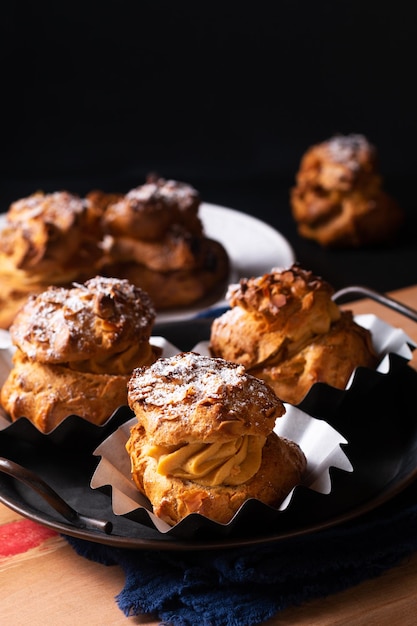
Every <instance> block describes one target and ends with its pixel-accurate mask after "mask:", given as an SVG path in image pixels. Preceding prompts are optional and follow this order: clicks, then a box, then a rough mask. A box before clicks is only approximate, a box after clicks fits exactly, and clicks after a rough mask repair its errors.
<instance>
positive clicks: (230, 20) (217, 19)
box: [0, 0, 417, 290]
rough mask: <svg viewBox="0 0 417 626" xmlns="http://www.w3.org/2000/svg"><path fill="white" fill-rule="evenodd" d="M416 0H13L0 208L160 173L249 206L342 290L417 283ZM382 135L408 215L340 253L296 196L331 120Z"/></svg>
mask: <svg viewBox="0 0 417 626" xmlns="http://www.w3.org/2000/svg"><path fill="white" fill-rule="evenodd" d="M412 12H413V3H412V2H404V1H403V0H401V1H400V2H391V3H381V2H375V1H373V0H372V1H370V2H367V1H366V0H362V1H360V2H359V1H357V0H350V1H345V0H341V1H335V0H324V1H321V2H311V1H308V0H298V1H297V0H286V1H281V2H278V1H276V2H273V1H272V2H248V3H245V2H226V1H224V2H210V3H202V2H198V1H194V2H181V1H178V2H161V1H158V0H155V1H147V2H143V1H139V0H137V1H133V0H121V1H119V2H116V1H115V0H113V1H109V2H107V3H105V2H88V1H84V2H80V0H73V1H71V2H68V1H67V0H61V1H57V2H55V3H45V2H31V3H29V2H15V3H13V4H12V3H8V4H7V5H3V6H2V8H1V9H0V50H1V72H2V77H1V85H0V89H1V102H2V112H1V120H2V122H1V142H0V173H1V180H0V185H1V187H0V210H1V211H6V210H7V208H8V206H9V204H10V203H11V202H12V201H13V200H16V199H17V198H20V197H24V196H26V195H29V194H30V193H33V192H34V191H36V190H38V189H42V190H43V191H45V192H51V191H56V190H59V189H64V188H65V189H68V190H69V191H72V192H74V193H79V194H81V195H82V194H84V193H86V192H87V191H89V190H90V189H92V188H97V187H99V188H102V189H104V190H107V191H123V192H126V191H128V190H129V189H131V188H132V187H135V186H137V185H139V184H142V183H143V182H144V180H145V176H146V174H147V173H148V172H149V171H157V172H159V173H160V174H161V175H162V176H164V177H166V178H176V179H178V180H182V181H185V182H189V183H191V184H193V185H194V186H195V187H196V188H197V189H198V190H199V191H200V193H201V195H202V198H203V200H205V201H207V202H213V203H216V204H221V205H224V206H229V207H232V208H234V209H237V210H240V211H243V212H247V213H251V214H252V215H254V216H256V217H258V218H260V219H263V220H265V221H266V222H268V223H269V224H271V225H272V226H274V227H275V228H277V229H278V230H279V231H280V232H282V234H284V235H285V236H286V237H287V239H288V240H289V241H290V243H291V245H292V246H293V248H294V251H295V254H296V257H297V259H298V260H299V261H300V262H301V263H302V264H303V265H304V266H305V267H306V268H307V269H312V270H313V271H315V272H316V273H319V274H321V275H322V276H324V277H325V278H326V279H328V280H329V281H330V282H332V283H333V284H334V286H335V287H336V288H339V287H342V286H346V285H348V284H367V285H368V286H371V287H374V288H376V289H379V290H392V289H396V288H399V287H403V286H407V285H410V284H413V283H415V282H417V245H416V244H417V225H416V223H417V219H416V216H415V213H416V211H415V195H416V194H415V184H416V182H415V167H416V166H415V162H416V157H415V152H416V145H417V124H416V115H417V113H416V112H417V97H416V95H415V91H416V90H415V80H416V78H415V74H416V38H417V35H416V20H415V19H414V15H413V13H412ZM336 132H339V133H351V132H355V133H362V134H364V135H366V136H367V137H368V139H369V140H370V141H371V142H372V143H374V145H376V147H377V149H378V152H379V158H380V166H381V172H382V174H383V176H384V182H385V187H386V189H387V191H390V192H391V193H392V194H393V195H395V196H396V197H397V199H398V200H399V202H400V203H401V204H402V206H403V207H404V209H405V210H406V212H407V224H406V227H405V228H404V230H403V232H402V234H401V237H400V239H399V240H398V241H397V242H396V243H395V244H393V245H391V246H388V247H382V248H381V247H379V248H371V249H360V250H347V251H329V250H323V249H322V248H320V247H319V246H318V245H317V244H315V243H314V242H309V241H306V240H303V239H301V238H300V237H299V236H298V235H297V232H296V227H295V224H294V222H293V220H292V217H291V213H290V207H289V190H290V188H291V186H292V185H293V183H294V177H295V174H296V171H297V169H298V165H299V161H300V159H301V156H302V154H303V153H304V151H305V150H306V149H307V148H308V147H309V146H310V145H312V144H314V143H317V142H319V141H323V140H326V139H328V138H329V137H330V136H331V135H333V134H334V133H336Z"/></svg>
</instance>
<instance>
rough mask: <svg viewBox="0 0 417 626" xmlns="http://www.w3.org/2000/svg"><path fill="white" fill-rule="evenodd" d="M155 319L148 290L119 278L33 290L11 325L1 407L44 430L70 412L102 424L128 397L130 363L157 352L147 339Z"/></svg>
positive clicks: (144, 360)
mask: <svg viewBox="0 0 417 626" xmlns="http://www.w3.org/2000/svg"><path fill="white" fill-rule="evenodd" d="M154 319H155V310H154V307H153V304H152V301H151V299H150V298H149V296H148V294H147V293H146V292H144V291H142V290H141V289H139V288H138V287H135V286H133V285H131V284H130V283H128V281H126V280H121V279H116V278H105V277H101V276H96V277H95V278H93V279H90V280H88V281H86V282H85V283H84V284H78V283H75V284H74V285H73V287H71V288H68V289H66V288H64V287H49V288H48V289H46V290H45V291H44V292H42V293H40V294H38V295H37V296H30V297H29V299H28V301H27V302H26V304H25V305H24V307H23V308H22V309H21V310H20V312H19V313H18V314H17V316H16V318H15V320H14V322H13V324H12V326H11V328H10V334H11V338H12V341H13V344H14V345H15V346H16V352H15V354H14V357H13V368H12V370H11V371H10V374H9V377H8V378H7V380H6V382H5V383H4V385H3V387H2V389H1V403H2V406H3V407H4V409H5V410H6V412H7V413H8V414H9V415H10V417H11V419H12V420H16V419H18V418H20V417H22V416H24V417H27V418H28V419H29V420H31V421H32V422H33V423H34V424H35V425H36V426H37V427H38V428H39V430H41V431H43V432H49V431H50V430H52V429H53V428H54V427H55V426H56V425H57V424H59V423H60V422H61V421H62V420H63V419H64V418H65V417H67V416H68V415H70V414H77V415H80V416H81V417H84V418H85V419H87V420H89V421H91V422H93V423H95V424H102V423H103V422H105V421H106V420H107V419H108V418H109V417H110V415H111V414H112V413H113V412H114V411H115V410H116V409H117V408H118V407H119V406H122V405H126V404H127V383H128V380H129V377H130V375H131V373H132V371H133V369H134V368H135V367H138V366H140V365H146V364H150V363H152V362H153V361H155V359H156V358H157V357H158V356H160V354H161V351H160V348H158V347H155V346H152V345H151V343H150V341H149V340H150V336H151V331H152V328H153V323H154Z"/></svg>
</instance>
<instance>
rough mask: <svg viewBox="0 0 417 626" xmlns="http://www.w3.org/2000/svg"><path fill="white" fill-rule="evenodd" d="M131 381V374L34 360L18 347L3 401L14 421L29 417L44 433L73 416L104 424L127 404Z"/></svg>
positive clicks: (3, 394)
mask: <svg viewBox="0 0 417 626" xmlns="http://www.w3.org/2000/svg"><path fill="white" fill-rule="evenodd" d="M128 381H129V375H122V374H98V373H93V372H88V371H86V372H83V371H76V370H72V369H71V368H69V367H67V366H66V365H65V364H56V363H53V364H50V363H42V362H38V361H32V360H31V359H29V358H28V357H27V356H26V355H25V354H24V353H23V352H21V351H20V350H17V351H16V353H15V354H14V358H13V368H12V370H11V371H10V375H9V377H8V379H7V381H6V382H5V384H4V385H3V388H2V390H1V403H2V406H3V408H4V409H5V411H6V412H7V413H8V415H9V416H10V417H11V419H12V421H16V420H17V419H19V418H20V417H22V416H24V417H27V418H28V419H29V420H30V421H31V422H32V423H33V424H34V425H35V426H36V427H37V428H38V429H39V430H40V431H41V432H43V433H49V432H51V431H52V430H53V429H54V428H55V427H56V426H58V424H60V423H61V422H62V421H63V420H64V419H66V418H67V417H68V416H69V415H78V416H80V417H82V418H84V419H86V420H87V421H89V422H92V423H93V424H96V425H100V424H103V423H104V422H106V421H107V420H108V419H109V417H110V416H111V415H112V413H113V412H114V411H115V410H116V409H117V408H119V407H120V406H123V405H125V404H126V401H127V391H126V390H127V383H128Z"/></svg>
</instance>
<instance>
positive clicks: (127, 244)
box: [88, 176, 229, 310]
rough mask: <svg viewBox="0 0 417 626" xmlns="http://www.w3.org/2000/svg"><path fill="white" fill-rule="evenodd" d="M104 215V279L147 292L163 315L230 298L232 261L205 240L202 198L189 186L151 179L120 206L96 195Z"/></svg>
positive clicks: (221, 248)
mask: <svg viewBox="0 0 417 626" xmlns="http://www.w3.org/2000/svg"><path fill="white" fill-rule="evenodd" d="M93 193H94V194H95V195H89V196H88V197H89V198H90V199H92V200H93V201H94V198H96V201H97V203H98V204H100V206H101V207H104V211H103V230H104V232H105V234H106V236H105V239H104V256H103V258H102V262H101V265H100V273H101V274H103V275H106V276H118V277H121V278H126V279H128V280H129V281H130V282H131V283H133V284H135V285H137V286H139V287H141V288H142V289H144V290H145V291H147V292H148V293H149V295H150V297H151V299H152V301H153V303H154V305H155V307H156V309H157V310H167V309H173V308H177V307H184V306H189V305H192V304H194V303H196V302H198V301H200V300H202V299H204V298H206V296H207V297H209V296H211V295H212V296H213V299H214V298H215V297H218V296H219V294H220V293H223V292H224V289H225V287H226V284H227V279H228V276H229V259H228V255H227V252H226V250H225V249H224V247H223V246H222V245H221V244H220V243H219V242H217V241H214V240H212V239H210V238H208V237H206V236H205V234H204V230H203V225H202V223H201V220H200V218H199V216H198V209H199V206H200V196H199V194H198V192H197V191H196V190H195V189H194V188H193V187H192V186H191V185H188V184H186V183H182V182H178V181H173V180H165V179H162V178H157V177H154V176H150V177H148V179H147V182H146V183H145V184H144V185H141V186H139V187H136V188H135V189H132V190H131V191H129V192H128V193H127V194H126V195H124V196H123V197H121V198H118V199H116V201H115V202H112V201H111V198H110V199H109V198H108V197H106V194H104V195H101V196H100V194H99V192H93Z"/></svg>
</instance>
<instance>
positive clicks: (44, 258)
mask: <svg viewBox="0 0 417 626" xmlns="http://www.w3.org/2000/svg"><path fill="white" fill-rule="evenodd" d="M100 220H101V214H100V212H99V211H98V209H97V207H95V206H93V205H92V203H90V202H89V201H87V200H85V199H81V198H80V197H78V196H77V195H74V194H70V193H68V192H67V191H60V192H55V193H51V194H45V193H42V192H38V193H35V194H32V195H31V196H29V197H27V198H23V199H21V200H17V201H16V202H14V203H13V204H12V205H11V206H10V208H9V210H8V212H7V214H6V225H5V227H4V228H3V229H2V231H1V233H0V286H1V295H0V327H1V328H8V327H9V326H10V324H11V323H12V321H13V319H14V317H15V315H16V312H17V311H18V310H19V309H20V308H21V306H22V305H23V304H24V302H25V301H26V299H27V297H28V296H29V295H30V294H37V293H40V292H42V291H43V290H44V289H46V287H48V286H49V285H53V284H56V285H68V284H70V283H71V282H72V281H74V280H78V281H83V280H86V279H87V278H88V277H90V276H91V275H92V269H91V268H94V267H95V266H96V263H97V261H98V259H99V258H100V257H101V256H102V250H101V247H100V241H101V239H102V237H101V230H100V228H101V226H100ZM93 275H94V270H93Z"/></svg>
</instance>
